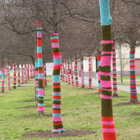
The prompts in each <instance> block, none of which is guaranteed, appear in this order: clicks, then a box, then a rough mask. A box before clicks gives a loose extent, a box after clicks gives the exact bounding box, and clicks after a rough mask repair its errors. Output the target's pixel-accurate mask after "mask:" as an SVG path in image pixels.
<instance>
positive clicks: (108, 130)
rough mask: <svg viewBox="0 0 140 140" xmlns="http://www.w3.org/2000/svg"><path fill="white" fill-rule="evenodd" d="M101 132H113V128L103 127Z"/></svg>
mask: <svg viewBox="0 0 140 140" xmlns="http://www.w3.org/2000/svg"><path fill="white" fill-rule="evenodd" d="M103 132H104V133H111V132H115V128H109V129H107V128H103Z"/></svg>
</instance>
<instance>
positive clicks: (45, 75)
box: [44, 64, 47, 86]
mask: <svg viewBox="0 0 140 140" xmlns="http://www.w3.org/2000/svg"><path fill="white" fill-rule="evenodd" d="M44 81H45V86H46V85H47V74H46V64H45V65H44Z"/></svg>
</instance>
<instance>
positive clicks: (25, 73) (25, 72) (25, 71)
mask: <svg viewBox="0 0 140 140" xmlns="http://www.w3.org/2000/svg"><path fill="white" fill-rule="evenodd" d="M24 75H25V83H27V65H25V69H24Z"/></svg>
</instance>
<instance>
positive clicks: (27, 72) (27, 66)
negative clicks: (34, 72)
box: [27, 64, 29, 80]
mask: <svg viewBox="0 0 140 140" xmlns="http://www.w3.org/2000/svg"><path fill="white" fill-rule="evenodd" d="M27 80H29V64H28V65H27Z"/></svg>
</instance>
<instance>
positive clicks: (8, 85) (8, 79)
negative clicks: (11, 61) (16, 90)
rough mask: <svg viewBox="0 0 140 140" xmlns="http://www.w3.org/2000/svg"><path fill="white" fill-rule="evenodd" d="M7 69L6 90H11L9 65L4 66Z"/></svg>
mask: <svg viewBox="0 0 140 140" xmlns="http://www.w3.org/2000/svg"><path fill="white" fill-rule="evenodd" d="M6 71H7V90H11V88H10V71H9V65H7V66H6Z"/></svg>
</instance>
